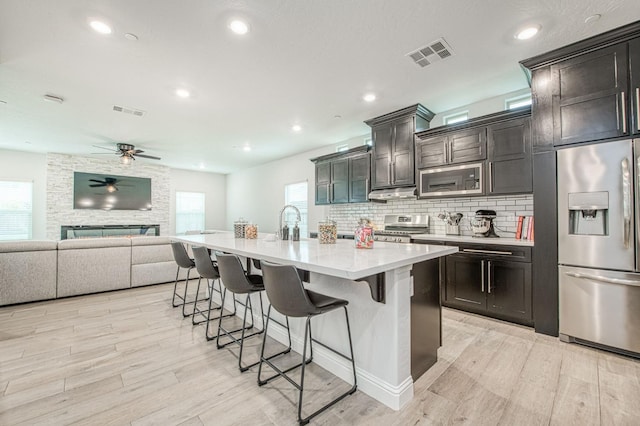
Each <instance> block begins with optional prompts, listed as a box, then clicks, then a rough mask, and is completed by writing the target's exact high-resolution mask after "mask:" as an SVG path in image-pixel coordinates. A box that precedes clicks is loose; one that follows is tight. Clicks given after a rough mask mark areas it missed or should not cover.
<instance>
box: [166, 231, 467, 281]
mask: <svg viewBox="0 0 640 426" xmlns="http://www.w3.org/2000/svg"><path fill="white" fill-rule="evenodd" d="M171 239H172V240H175V241H181V242H184V243H187V244H192V245H202V246H205V247H208V248H211V249H214V250H220V251H225V252H228V253H234V254H237V255H240V256H245V257H250V258H254V259H260V260H266V261H270V262H275V263H286V264H289V265H294V266H296V267H297V268H301V269H305V270H307V271H311V272H317V273H320V274H325V275H331V276H335V277H340V278H346V279H349V280H358V279H360V278H364V277H367V276H370V275H374V274H378V273H380V272H385V271H389V270H392V269H396V268H399V267H402V266H407V265H412V264H414V263H419V262H423V261H425V260H430V259H435V258H438V257H441V256H446V255H448V254H452V253H455V252H457V251H458V248H457V247H449V246H439V245H428V244H397V243H384V242H379V241H376V242H375V243H374V248H373V249H357V248H355V246H354V242H353V241H352V240H337V241H336V244H320V243H319V241H318V240H317V239H310V238H309V239H307V238H303V239H301V240H300V241H296V242H293V241H280V240H275V238H274V236H273V234H267V235H265V234H259V235H258V239H255V240H247V239H242V238H234V236H233V233H232V232H229V233H215V234H201V235H184V236H174V237H171Z"/></svg>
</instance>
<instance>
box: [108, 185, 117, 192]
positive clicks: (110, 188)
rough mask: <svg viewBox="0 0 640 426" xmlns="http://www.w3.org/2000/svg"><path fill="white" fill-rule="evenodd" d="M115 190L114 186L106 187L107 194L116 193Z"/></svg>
mask: <svg viewBox="0 0 640 426" xmlns="http://www.w3.org/2000/svg"><path fill="white" fill-rule="evenodd" d="M117 190H118V189H117V188H116V186H115V185H107V192H116V191H117Z"/></svg>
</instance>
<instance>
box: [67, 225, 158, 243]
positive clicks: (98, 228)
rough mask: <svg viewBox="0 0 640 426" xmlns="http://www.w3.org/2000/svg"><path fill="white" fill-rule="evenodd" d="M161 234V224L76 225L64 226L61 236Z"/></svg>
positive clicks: (103, 236) (94, 236)
mask: <svg viewBox="0 0 640 426" xmlns="http://www.w3.org/2000/svg"><path fill="white" fill-rule="evenodd" d="M155 235H160V225H76V226H72V225H71V226H62V227H61V231H60V238H61V239H62V240H70V239H74V238H113V237H127V238H133V237H145V236H146V237H148V236H155Z"/></svg>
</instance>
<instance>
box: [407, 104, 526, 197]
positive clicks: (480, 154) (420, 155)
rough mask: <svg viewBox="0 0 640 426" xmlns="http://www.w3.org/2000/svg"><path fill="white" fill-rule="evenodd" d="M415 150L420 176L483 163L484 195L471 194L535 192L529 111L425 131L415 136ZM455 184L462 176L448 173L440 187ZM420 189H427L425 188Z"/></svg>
mask: <svg viewBox="0 0 640 426" xmlns="http://www.w3.org/2000/svg"><path fill="white" fill-rule="evenodd" d="M415 144H416V169H417V171H418V172H419V175H420V176H422V175H424V174H431V176H435V172H438V170H437V168H438V167H441V166H445V165H455V164H461V163H480V164H481V165H482V168H483V169H484V171H481V174H482V175H483V176H484V178H483V179H482V181H483V182H484V184H483V185H481V188H480V189H481V191H476V192H473V193H472V194H474V195H499V194H525V193H530V192H532V191H533V172H532V170H533V165H532V147H531V111H530V110H529V109H521V110H517V111H504V112H499V113H496V114H490V115H486V116H483V117H478V118H474V119H472V120H469V121H467V122H465V123H461V124H455V125H451V126H442V127H438V128H434V129H430V130H426V131H423V132H420V133H417V134H416V135H415ZM449 169H451V168H449ZM420 171H422V172H420ZM468 177H469V176H467V178H468ZM447 179H449V180H447ZM451 179H458V180H463V178H462V177H461V175H460V173H449V174H448V175H444V174H443V175H441V179H440V181H436V182H435V183H436V184H439V185H440V186H442V187H443V188H444V187H447V184H448V183H451V182H452V181H451ZM436 180H437V179H436ZM420 183H421V185H420V186H421V187H422V186H423V182H420ZM449 186H450V187H451V188H454V190H456V189H458V188H459V187H460V185H459V184H453V183H452V184H451V185H449ZM463 189H468V188H467V187H464V188H463ZM443 191H444V190H443ZM420 192H421V193H422V194H423V195H422V196H423V197H430V195H425V191H420ZM436 193H437V194H438V196H444V195H447V194H446V192H439V191H436ZM452 195H460V193H459V192H455V193H452Z"/></svg>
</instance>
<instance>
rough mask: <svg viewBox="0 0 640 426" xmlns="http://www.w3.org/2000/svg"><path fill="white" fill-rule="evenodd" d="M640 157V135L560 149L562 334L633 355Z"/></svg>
mask: <svg viewBox="0 0 640 426" xmlns="http://www.w3.org/2000/svg"><path fill="white" fill-rule="evenodd" d="M639 155H640V139H637V140H623V141H614V142H605V143H597V144H593V145H586V146H579V147H574V148H567V149H562V150H560V151H558V263H559V268H558V270H559V298H560V300H559V302H560V312H559V314H560V324H559V325H560V339H561V340H563V341H575V342H578V343H584V344H594V343H595V344H597V345H604V346H607V347H609V348H612V349H614V350H617V351H621V352H631V354H632V355H635V356H640V270H639V268H640V240H639V239H640V229H639V228H638V226H639V224H640V195H639V192H640V157H639ZM536 225H538V223H536ZM540 226H543V224H540Z"/></svg>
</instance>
